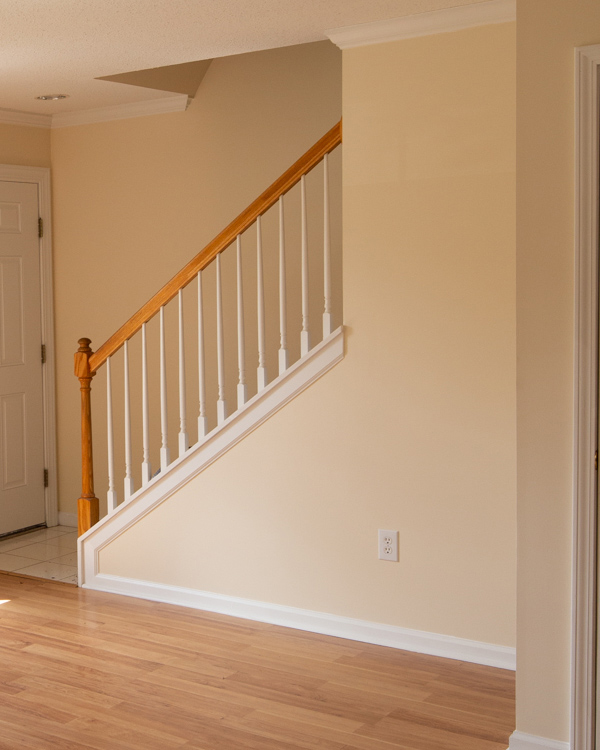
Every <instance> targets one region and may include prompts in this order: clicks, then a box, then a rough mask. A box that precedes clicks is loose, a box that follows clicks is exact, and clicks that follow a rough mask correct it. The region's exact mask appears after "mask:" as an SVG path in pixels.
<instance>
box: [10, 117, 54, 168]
mask: <svg viewBox="0 0 600 750" xmlns="http://www.w3.org/2000/svg"><path fill="white" fill-rule="evenodd" d="M0 164H17V165H18V166H21V167H49V166H50V130H49V129H46V128H33V127H29V126H24V125H2V124H0Z"/></svg>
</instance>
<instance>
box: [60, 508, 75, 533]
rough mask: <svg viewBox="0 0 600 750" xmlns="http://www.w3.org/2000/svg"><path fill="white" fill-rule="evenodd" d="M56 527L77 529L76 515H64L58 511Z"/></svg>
mask: <svg viewBox="0 0 600 750" xmlns="http://www.w3.org/2000/svg"><path fill="white" fill-rule="evenodd" d="M58 525H59V526H72V527H73V528H75V529H76V528H77V513H64V512H63V511H62V510H59V511H58Z"/></svg>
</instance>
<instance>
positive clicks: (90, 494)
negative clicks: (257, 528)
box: [75, 122, 342, 535]
mask: <svg viewBox="0 0 600 750" xmlns="http://www.w3.org/2000/svg"><path fill="white" fill-rule="evenodd" d="M341 142H342V125H341V122H339V123H338V124H337V125H335V126H334V127H333V128H332V129H331V130H330V131H329V132H328V133H326V134H325V135H324V136H323V137H322V138H321V139H320V140H319V141H317V143H315V144H314V146H312V147H311V148H310V149H309V150H308V151H307V152H306V153H305V154H304V155H303V156H302V157H301V158H300V159H298V161H297V162H296V163H295V164H293V165H292V166H291V167H290V168H289V169H288V170H287V171H286V172H284V173H283V174H282V175H281V177H279V178H278V179H277V180H276V181H275V182H274V183H273V184H272V185H271V186H270V187H269V188H268V189H267V190H265V191H264V192H263V193H262V195H260V196H259V197H258V198H257V199H256V200H255V201H254V202H253V203H251V204H250V205H249V206H248V208H246V209H245V210H244V211H242V213H241V214H240V215H239V216H238V217H237V218H236V219H235V220H234V221H232V222H231V224H229V226H227V227H226V228H225V229H224V230H223V231H222V232H220V233H219V234H218V235H217V236H216V237H215V238H214V239H213V240H212V241H211V242H209V243H208V245H206V247H205V248H204V249H203V250H201V251H200V252H199V253H198V254H197V255H196V256H195V257H194V258H193V259H192V260H191V261H190V262H189V263H188V264H187V265H186V266H185V267H184V268H183V269H182V270H181V271H179V273H177V274H176V275H175V276H174V277H173V278H172V279H171V280H170V281H169V282H168V283H167V284H165V286H164V287H163V288H162V289H161V290H160V291H159V292H157V293H156V294H155V295H154V296H153V297H152V298H151V299H150V300H149V301H148V302H147V303H146V304H145V305H143V306H142V307H141V308H140V309H139V310H138V311H137V312H136V313H135V314H134V315H133V316H132V317H131V318H130V319H129V320H128V321H127V322H126V323H125V324H124V325H123V326H121V328H119V330H118V331H116V333H114V334H113V335H112V336H111V337H110V338H109V339H108V340H107V341H106V342H105V343H104V344H102V346H100V347H99V348H98V349H97V350H96V351H95V352H93V351H92V349H91V348H90V343H91V341H90V339H86V338H82V339H80V340H79V349H78V351H77V352H76V354H75V375H76V377H77V378H79V382H80V390H81V445H82V492H81V497H80V498H79V500H78V530H79V534H80V535H81V534H83V533H85V532H86V531H87V530H88V529H90V528H91V527H92V526H93V525H94V524H96V523H97V522H98V520H99V516H100V509H99V500H98V498H97V497H96V495H95V492H94V470H93V451H92V407H91V383H92V379H93V377H94V376H95V375H96V373H97V372H98V371H99V369H100V368H101V367H102V366H103V365H105V366H106V385H107V402H106V412H107V422H106V427H107V469H108V490H107V506H108V512H109V513H110V512H113V511H114V510H115V509H116V508H117V505H118V498H117V491H116V489H115V461H114V450H115V444H114V435H113V392H112V373H111V358H112V357H113V355H115V354H116V353H117V352H118V351H119V350H121V349H122V350H123V383H124V453H125V477H124V493H123V495H124V500H125V501H127V500H128V499H129V498H130V497H131V495H132V494H133V493H134V480H133V476H132V430H131V401H130V396H129V390H130V372H129V346H128V345H129V341H130V340H131V339H132V337H133V336H134V335H135V334H137V333H138V332H140V331H141V356H142V362H141V364H142V367H141V380H142V430H141V432H142V459H143V460H142V465H141V483H142V486H144V485H145V484H147V483H148V482H149V481H150V479H151V478H152V471H151V466H150V458H149V456H150V439H149V413H150V408H149V388H148V351H147V331H146V325H147V324H148V323H149V322H150V321H151V320H152V319H153V318H154V317H155V316H156V315H158V316H159V336H160V365H159V370H160V427H161V429H160V432H161V447H160V471H163V472H164V471H165V470H166V469H167V468H168V466H169V464H170V463H171V460H170V455H169V445H168V411H167V354H166V339H165V337H166V326H165V306H166V305H167V303H169V302H170V301H171V300H173V299H174V298H175V297H178V332H179V335H178V352H179V356H178V384H179V394H178V395H179V433H178V447H179V455H180V456H181V455H183V454H184V453H185V452H186V451H187V450H188V449H189V447H190V446H189V439H188V433H187V426H186V425H187V422H186V408H187V407H186V362H185V344H184V341H185V337H184V303H183V295H182V292H183V289H184V288H185V287H187V286H188V285H189V284H190V283H191V282H192V281H193V280H197V283H198V308H197V309H198V337H197V345H198V352H197V353H198V400H199V414H198V442H200V441H201V440H202V439H203V438H204V437H205V436H206V435H207V434H208V420H207V414H206V377H205V352H204V333H205V330H204V329H205V323H204V306H203V291H202V290H203V284H202V272H203V271H204V270H205V269H206V268H207V267H208V266H209V264H211V263H212V262H213V261H215V263H216V269H215V276H216V348H217V357H216V359H217V368H216V369H217V394H218V398H217V426H218V425H220V424H222V423H223V422H224V421H225V419H226V418H227V416H228V415H227V405H226V399H225V347H224V316H223V289H222V270H221V254H222V253H223V252H224V251H225V250H226V249H227V248H229V247H230V246H231V245H232V244H233V243H235V246H236V271H237V273H236V278H237V284H236V286H237V294H236V297H237V300H236V302H237V369H238V373H239V374H238V382H237V389H236V390H237V408H238V409H239V408H240V407H242V406H243V405H244V404H245V403H246V401H247V384H246V368H245V346H244V322H245V313H244V299H243V283H242V240H241V237H242V234H243V233H244V232H246V230H248V229H249V228H250V227H251V226H252V225H254V224H255V225H256V261H257V265H256V283H257V293H256V297H257V300H256V301H257V344H258V368H257V381H256V382H257V389H258V391H261V390H262V389H264V388H265V387H266V385H267V383H268V378H267V368H266V335H265V280H264V273H263V231H262V224H261V217H263V215H264V214H265V213H266V212H267V211H268V210H269V209H270V208H272V207H273V206H275V204H279V205H278V209H279V211H278V224H279V232H278V235H279V242H278V246H279V247H278V261H279V263H278V265H279V268H278V297H279V300H278V308H279V310H278V313H279V315H278V317H279V337H278V338H279V349H278V368H279V375H282V374H283V373H285V371H286V370H287V369H288V367H289V348H288V343H287V318H288V310H287V308H288V303H287V299H286V248H285V237H286V235H285V228H284V201H283V197H284V195H286V193H288V192H289V191H290V190H291V189H292V188H293V187H294V186H296V185H298V183H300V204H301V205H300V229H301V238H300V248H301V250H300V252H301V263H300V265H301V272H300V276H301V303H300V308H301V330H300V357H303V356H305V355H306V354H308V352H309V350H310V348H311V335H310V334H311V331H310V326H309V317H310V316H309V303H310V300H309V252H308V243H309V230H308V208H307V186H306V180H305V178H306V176H307V175H308V173H309V172H311V170H313V169H314V168H315V167H316V166H317V165H318V164H320V163H321V162H323V207H322V211H323V235H322V248H323V280H322V283H323V312H322V320H323V338H326V337H327V336H329V335H330V334H331V332H332V314H333V313H332V260H331V257H332V256H331V240H330V233H331V228H330V188H329V179H330V178H329V163H328V155H329V154H330V153H331V152H332V151H333V150H334V149H335V148H336V147H337V146H339V145H340V144H341Z"/></svg>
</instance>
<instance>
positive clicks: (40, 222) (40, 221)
mask: <svg viewBox="0 0 600 750" xmlns="http://www.w3.org/2000/svg"><path fill="white" fill-rule="evenodd" d="M43 236H44V220H43V219H42V217H41V216H40V217H39V218H38V237H43Z"/></svg>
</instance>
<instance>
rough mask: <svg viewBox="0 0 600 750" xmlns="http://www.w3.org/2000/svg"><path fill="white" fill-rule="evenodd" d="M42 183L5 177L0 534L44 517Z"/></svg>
mask: <svg viewBox="0 0 600 750" xmlns="http://www.w3.org/2000/svg"><path fill="white" fill-rule="evenodd" d="M41 343H42V329H41V298H40V257H39V239H38V194H37V185H34V184H31V183H19V182H0V534H6V533H8V532H10V531H17V530H19V529H23V528H27V527H28V526H35V525H36V524H40V523H43V522H44V521H45V502H44V501H45V497H44V432H43V400H42V362H41Z"/></svg>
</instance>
